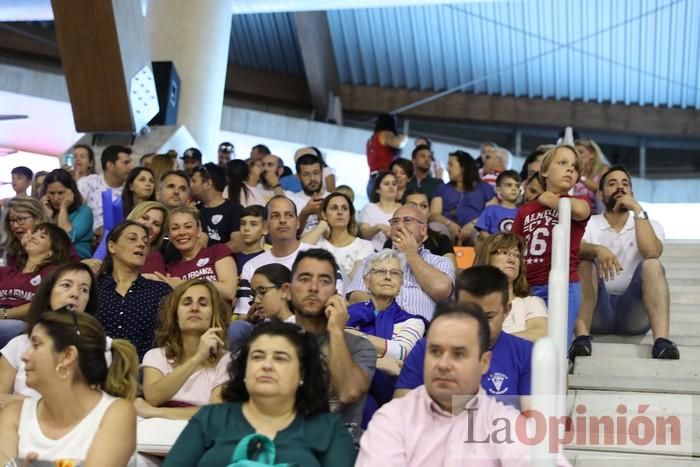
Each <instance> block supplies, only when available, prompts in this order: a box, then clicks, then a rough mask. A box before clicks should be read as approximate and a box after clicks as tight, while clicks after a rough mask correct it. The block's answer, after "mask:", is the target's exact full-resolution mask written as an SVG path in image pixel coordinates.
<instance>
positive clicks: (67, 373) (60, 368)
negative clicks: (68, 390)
mask: <svg viewBox="0 0 700 467" xmlns="http://www.w3.org/2000/svg"><path fill="white" fill-rule="evenodd" d="M64 370H65V371H64ZM62 372H63V373H62ZM56 374H57V375H58V377H59V378H61V379H66V378H68V376H70V370H69V369H68V367H67V366H65V365H64V364H63V363H59V364H58V365H56Z"/></svg>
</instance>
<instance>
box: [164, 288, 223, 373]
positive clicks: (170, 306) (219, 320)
mask: <svg viewBox="0 0 700 467" xmlns="http://www.w3.org/2000/svg"><path fill="white" fill-rule="evenodd" d="M195 285H202V286H204V287H206V288H207V290H208V291H209V296H210V297H211V308H212V315H211V323H209V327H210V328H222V329H228V324H229V322H230V321H231V307H230V306H228V305H227V304H226V302H225V301H224V299H223V298H221V294H219V291H218V290H216V287H215V286H214V284H213V283H212V282H211V281H208V280H204V279H191V280H188V281H186V282H183V283H181V284H180V285H178V286H177V287H175V289H173V291H172V292H170V293H169V294H168V295H167V296H166V297H165V300H163V302H162V303H161V305H160V310H159V313H158V328H157V329H156V337H155V341H156V346H157V347H163V348H164V349H165V357H166V358H167V359H168V361H169V362H173V363H174V364H175V365H179V364H181V363H182V362H183V361H184V359H185V349H184V347H183V344H182V332H181V331H180V326H179V325H178V320H177V308H178V305H179V304H180V299H181V298H182V296H183V295H184V294H185V292H187V290H189V289H190V287H193V286H195ZM219 337H222V340H223V341H224V346H226V341H227V339H226V337H225V336H219ZM220 358H221V354H219V355H213V356H210V357H209V359H207V361H206V362H205V365H204V366H214V365H216V364H217V362H218V361H219V359H220Z"/></svg>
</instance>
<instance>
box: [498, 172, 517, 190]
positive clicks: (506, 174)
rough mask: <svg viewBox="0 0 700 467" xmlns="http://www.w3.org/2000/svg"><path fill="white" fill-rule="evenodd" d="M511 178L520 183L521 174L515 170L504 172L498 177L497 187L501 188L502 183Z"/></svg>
mask: <svg viewBox="0 0 700 467" xmlns="http://www.w3.org/2000/svg"><path fill="white" fill-rule="evenodd" d="M506 178H510V179H512V180H515V182H516V183H520V174H519V173H518V172H516V171H515V170H504V171H503V172H501V173H500V174H498V177H496V186H501V183H502V182H503V181H504V180H505V179H506Z"/></svg>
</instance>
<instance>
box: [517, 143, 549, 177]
mask: <svg viewBox="0 0 700 467" xmlns="http://www.w3.org/2000/svg"><path fill="white" fill-rule="evenodd" d="M546 152H547V151H545V150H543V149H540V148H539V147H538V148H537V149H535V150H534V151H532V152H531V153H530V154H529V155H528V156H527V158H526V159H525V162H523V167H522V169H520V178H521V179H522V180H526V179H527V166H528V165H530V164H532V163H533V162H535V159H537V158H538V157H540V156H544V154H545V153H546Z"/></svg>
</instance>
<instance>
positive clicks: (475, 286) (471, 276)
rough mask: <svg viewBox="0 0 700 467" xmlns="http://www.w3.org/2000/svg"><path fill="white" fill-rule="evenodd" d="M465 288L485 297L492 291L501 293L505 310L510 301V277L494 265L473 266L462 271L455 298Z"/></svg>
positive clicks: (457, 282) (469, 291)
mask: <svg viewBox="0 0 700 467" xmlns="http://www.w3.org/2000/svg"><path fill="white" fill-rule="evenodd" d="M461 290H463V291H465V292H467V293H469V294H471V295H474V296H475V297H479V298H482V297H485V296H487V295H491V294H492V293H496V292H497V293H500V294H501V302H502V304H503V308H504V309H505V310H507V309H508V302H509V301H510V287H509V286H508V277H507V276H506V275H505V274H504V273H503V271H501V270H500V269H498V268H496V267H493V266H472V267H470V268H469V269H465V270H464V271H462V272H460V273H459V275H458V276H457V279H456V280H455V298H458V297H459V292H460V291H461Z"/></svg>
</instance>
